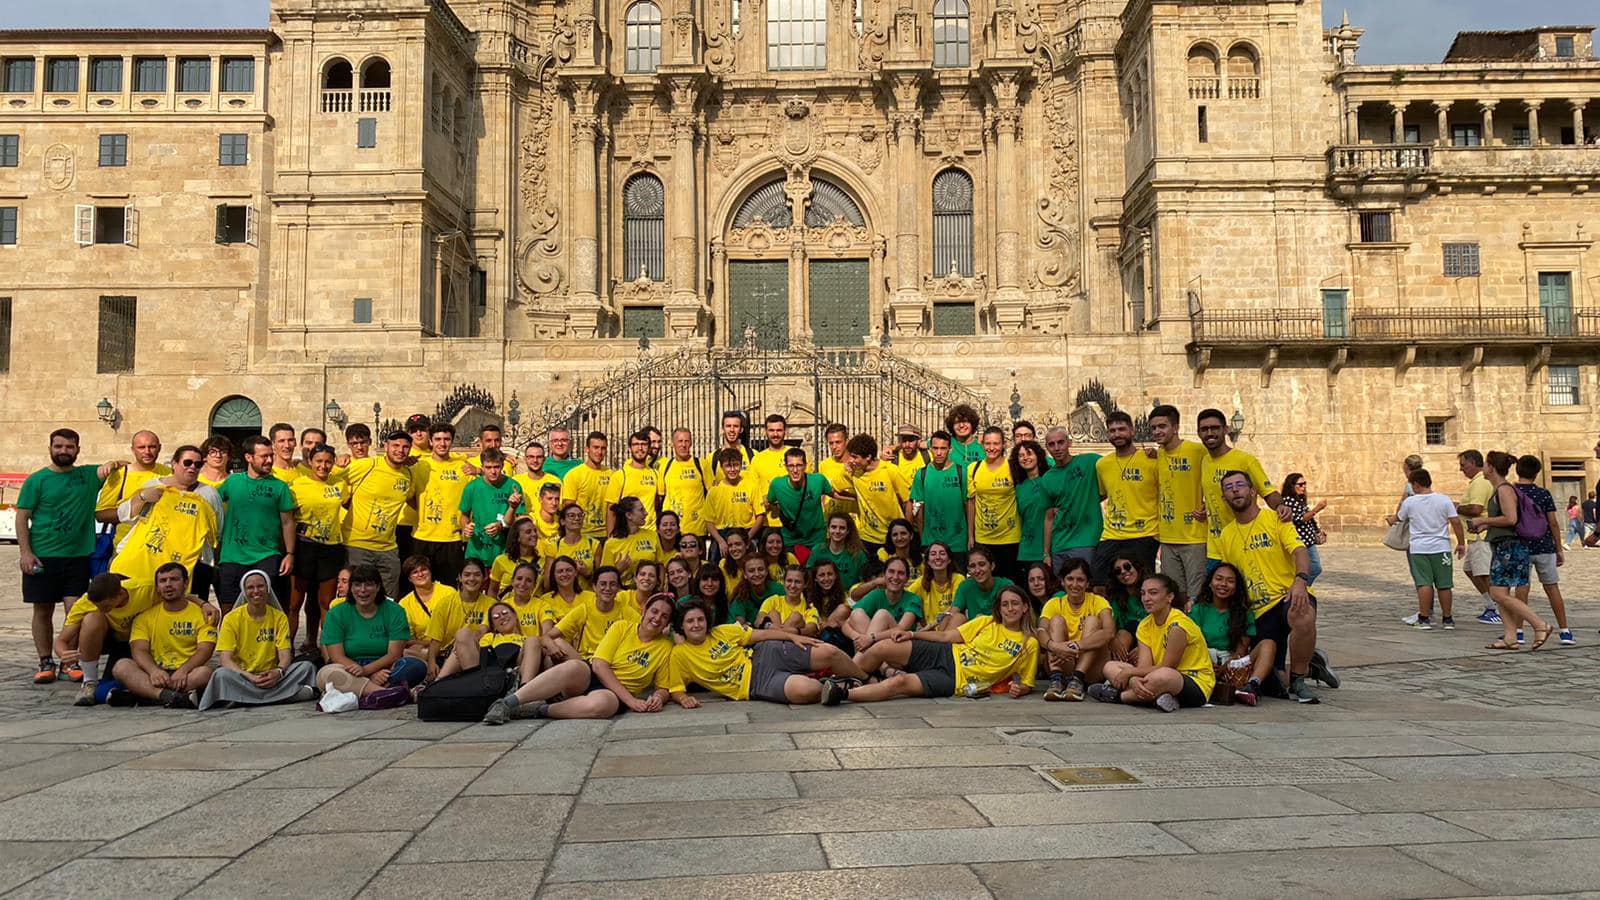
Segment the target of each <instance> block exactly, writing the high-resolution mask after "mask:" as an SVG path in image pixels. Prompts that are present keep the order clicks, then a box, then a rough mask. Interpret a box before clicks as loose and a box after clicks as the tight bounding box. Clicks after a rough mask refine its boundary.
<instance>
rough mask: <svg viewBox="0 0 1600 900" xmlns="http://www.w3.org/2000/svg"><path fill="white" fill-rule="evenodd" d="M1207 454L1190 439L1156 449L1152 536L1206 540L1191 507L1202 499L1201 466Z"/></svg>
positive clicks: (1185, 541) (1195, 507)
mask: <svg viewBox="0 0 1600 900" xmlns="http://www.w3.org/2000/svg"><path fill="white" fill-rule="evenodd" d="M1208 455H1209V454H1207V453H1206V448H1205V447H1203V446H1201V445H1200V444H1197V443H1195V442H1194V441H1180V442H1178V449H1177V450H1174V451H1172V452H1170V453H1169V452H1167V450H1166V449H1165V448H1162V449H1159V450H1157V451H1156V464H1157V467H1158V469H1159V470H1160V473H1159V479H1158V482H1159V484H1160V491H1159V492H1158V494H1157V497H1158V503H1159V508H1160V516H1161V521H1160V524H1159V526H1158V527H1157V529H1156V536H1157V537H1159V538H1160V539H1161V543H1163V544H1203V543H1205V542H1206V523H1205V522H1204V521H1202V520H1200V519H1197V518H1195V515H1194V514H1195V511H1196V510H1198V509H1200V507H1201V504H1203V503H1204V502H1205V495H1204V492H1203V491H1202V490H1201V488H1200V480H1201V475H1200V472H1201V469H1202V468H1203V467H1204V465H1205V458H1206V456H1208Z"/></svg>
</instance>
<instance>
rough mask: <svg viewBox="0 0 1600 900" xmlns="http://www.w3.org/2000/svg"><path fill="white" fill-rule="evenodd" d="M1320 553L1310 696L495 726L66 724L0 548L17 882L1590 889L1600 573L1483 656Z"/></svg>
mask: <svg viewBox="0 0 1600 900" xmlns="http://www.w3.org/2000/svg"><path fill="white" fill-rule="evenodd" d="M1325 555H1326V563H1327V565H1328V569H1329V574H1327V575H1325V576H1324V580H1323V581H1322V582H1321V583H1319V585H1318V587H1319V588H1320V590H1319V593H1320V594H1321V595H1322V598H1323V600H1322V607H1321V609H1322V617H1323V626H1324V627H1323V637H1322V640H1321V643H1322V645H1323V646H1324V647H1326V648H1327V649H1328V650H1329V652H1330V654H1331V655H1332V659H1333V662H1334V664H1335V667H1336V668H1337V669H1338V670H1339V671H1340V672H1341V673H1342V675H1343V677H1344V687H1343V688H1342V689H1341V690H1339V691H1326V692H1325V693H1324V698H1325V699H1324V702H1323V703H1322V704H1321V705H1318V706H1300V705H1297V704H1294V703H1288V702H1283V701H1263V705H1262V706H1261V707H1259V708H1256V709H1249V708H1245V707H1238V706H1235V707H1225V708H1215V709H1203V710H1185V711H1183V712H1181V713H1179V714H1176V715H1162V714H1160V713H1157V712H1154V711H1146V710H1140V709H1130V708H1123V707H1114V706H1104V705H1099V704H1094V703H1088V704H1079V705H1069V704H1047V703H1045V702H1043V700H1041V699H1039V697H1038V696H1037V695H1035V696H1033V697H1030V698H1027V699H1025V700H1021V701H1010V700H1006V699H1001V698H993V699H987V700H982V701H972V700H952V701H899V702H894V703H885V704H880V705H876V706H871V707H868V706H846V707H843V708H838V709H823V708H818V707H810V708H796V709H789V708H785V707H781V706H775V705H770V704H763V703H724V702H709V703H707V705H706V707H705V708H702V709H699V710H693V711H685V710H680V709H676V708H672V709H670V710H669V711H667V712H664V713H660V714H656V715H628V716H625V717H623V718H621V719H618V720H616V721H614V722H549V723H536V722H513V723H511V724H509V725H507V726H504V727H501V728H488V727H484V726H480V725H470V726H469V725H454V724H426V723H421V722H418V721H416V720H415V717H414V715H413V712H412V710H410V709H404V710H399V711H393V712H383V713H352V714H346V715H340V716H330V715H324V714H321V713H316V712H314V711H313V710H312V709H311V707H310V706H308V705H301V706H296V707H274V708H268V709H258V710H239V711H229V712H215V713H206V714H201V713H195V712H173V711H167V710H160V709H142V710H113V709H109V708H105V707H100V708H96V709H88V710H80V709H73V708H71V707H70V706H69V703H70V700H71V697H72V694H73V691H74V690H75V688H73V687H71V686H67V685H58V686H56V687H53V688H35V687H33V686H31V685H30V684H28V683H27V680H28V675H29V673H30V672H31V669H29V668H28V664H29V662H30V660H29V659H28V657H29V655H30V654H29V652H28V646H27V637H26V618H25V612H24V610H23V608H22V606H21V604H20V602H19V601H18V599H17V594H16V590H17V588H16V576H15V575H13V574H11V573H14V572H15V571H16V551H15V549H14V548H11V547H5V548H0V568H3V571H4V572H5V573H6V574H5V575H4V576H0V583H3V584H4V587H3V588H0V893H3V894H4V896H5V897H71V896H89V895H101V894H115V895H118V896H121V897H126V898H132V897H147V896H148V897H178V896H188V897H256V896H261V897H277V898H281V897H286V896H287V897H316V898H334V897H357V896H359V897H373V898H401V897H437V896H441V895H447V894H448V895H453V896H478V895H486V894H489V893H490V892H495V893H501V892H505V891H512V892H514V893H516V894H517V895H533V894H537V895H538V896H540V897H546V898H574V900H578V898H595V897H630V898H633V897H701V896H714V897H734V896H758V897H766V896H793V897H807V898H810V897H828V898H844V897H863V898H884V897H963V898H965V897H991V896H992V897H1063V896H1075V895H1083V894H1088V893H1091V892H1094V893H1099V892H1105V891H1114V892H1116V893H1119V894H1125V895H1127V896H1181V897H1183V898H1185V900H1190V898H1197V897H1201V896H1207V897H1209V896H1228V897H1233V898H1241V897H1256V896H1260V897H1266V896H1275V897H1276V896H1308V895H1315V894H1319V893H1320V894H1327V895H1329V896H1335V897H1341V898H1344V897H1452V896H1463V897H1465V896H1482V895H1524V894H1526V895H1533V894H1540V895H1548V894H1563V893H1570V892H1579V891H1586V890H1600V709H1596V706H1595V704H1594V697H1595V686H1594V685H1595V679H1594V675H1593V672H1594V665H1595V661H1596V657H1597V656H1600V634H1597V633H1596V631H1595V626H1596V625H1600V616H1597V615H1595V614H1594V613H1593V612H1592V611H1591V610H1592V609H1593V607H1594V605H1595V599H1594V598H1595V584H1596V575H1597V574H1600V552H1595V551H1589V552H1585V553H1574V554H1572V556H1573V559H1572V560H1571V561H1570V562H1569V563H1568V566H1567V568H1566V569H1565V570H1564V572H1565V577H1566V578H1567V579H1568V580H1569V583H1568V585H1567V587H1568V591H1569V600H1570V602H1571V605H1572V609H1573V616H1572V622H1573V625H1574V626H1575V627H1577V628H1578V638H1579V641H1580V642H1581V643H1580V646H1578V647H1575V648H1563V649H1559V650H1557V649H1552V648H1546V649H1545V650H1542V651H1540V652H1538V653H1521V654H1501V655H1493V654H1490V653H1489V652H1488V651H1484V650H1481V649H1479V648H1480V647H1481V646H1482V644H1483V643H1485V642H1486V640H1487V639H1488V638H1490V637H1491V636H1492V635H1493V634H1494V633H1495V629H1490V628H1486V627H1484V626H1481V625H1477V624H1475V623H1473V622H1471V621H1470V620H1471V617H1472V616H1473V615H1475V614H1476V613H1477V609H1476V608H1475V606H1476V604H1475V603H1474V602H1473V598H1470V597H1469V598H1465V599H1464V602H1462V603H1461V604H1460V606H1459V618H1460V620H1461V622H1462V624H1461V626H1460V627H1459V628H1458V629H1457V630H1455V631H1450V632H1447V631H1442V630H1435V631H1430V632H1416V631H1413V630H1411V629H1408V628H1405V627H1403V626H1401V625H1400V624H1399V623H1398V621H1397V620H1398V618H1399V617H1400V616H1402V615H1404V614H1405V613H1406V612H1408V611H1409V610H1410V609H1411V606H1412V603H1411V600H1410V589H1409V582H1407V581H1406V580H1405V576H1404V572H1403V567H1404V561H1403V559H1402V557H1401V556H1400V555H1399V554H1396V553H1392V552H1390V551H1387V550H1331V551H1329V552H1327V553H1326V554H1325ZM1535 595H1536V597H1537V596H1538V595H1539V592H1538V590H1537V588H1536V589H1535ZM1574 595H1575V596H1574ZM1536 604H1537V608H1539V609H1541V610H1542V609H1544V608H1545V607H1544V606H1543V604H1542V602H1540V601H1536ZM1553 645H1554V641H1552V647H1553ZM1095 767H1117V768H1119V769H1120V770H1121V772H1116V771H1112V772H1106V771H1104V770H1100V771H1094V769H1095ZM1051 770H1064V771H1062V772H1060V773H1059V774H1060V775H1062V776H1063V778H1065V779H1066V783H1063V782H1059V781H1055V780H1052V778H1051V777H1050V771H1051ZM1123 773H1125V775H1124V774H1123ZM1121 777H1128V778H1131V779H1133V780H1132V781H1127V782H1122V783H1110V781H1109V780H1108V779H1113V778H1121ZM1075 778H1076V779H1077V780H1087V781H1088V783H1087V784H1082V785H1080V784H1076V783H1072V782H1073V781H1074V779H1075ZM1112 886H1115V887H1114V888H1113V887H1112Z"/></svg>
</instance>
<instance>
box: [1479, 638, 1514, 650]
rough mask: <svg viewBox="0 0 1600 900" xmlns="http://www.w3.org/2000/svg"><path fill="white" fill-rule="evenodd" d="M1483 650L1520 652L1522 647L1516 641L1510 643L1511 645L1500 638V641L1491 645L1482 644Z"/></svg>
mask: <svg viewBox="0 0 1600 900" xmlns="http://www.w3.org/2000/svg"><path fill="white" fill-rule="evenodd" d="M1483 649H1485V650H1521V649H1522V645H1521V644H1520V643H1518V642H1516V641H1512V642H1511V643H1509V644H1508V643H1506V639H1505V638H1501V639H1499V640H1497V641H1495V642H1494V643H1492V644H1484V645H1483Z"/></svg>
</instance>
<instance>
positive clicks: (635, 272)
mask: <svg viewBox="0 0 1600 900" xmlns="http://www.w3.org/2000/svg"><path fill="white" fill-rule="evenodd" d="M666 212H667V204H666V192H665V191H664V190H663V189H662V187H661V179H659V178H657V177H655V176H654V175H650V174H640V175H635V176H633V177H632V178H630V179H628V183H627V184H625V185H623V186H622V272H623V280H625V281H632V280H634V279H636V278H638V277H639V275H640V274H641V273H643V275H644V276H645V277H646V278H649V279H650V280H651V281H664V280H666V277H667V265H666V225H665V221H666Z"/></svg>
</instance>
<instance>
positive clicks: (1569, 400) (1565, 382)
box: [1549, 366, 1579, 406]
mask: <svg viewBox="0 0 1600 900" xmlns="http://www.w3.org/2000/svg"><path fill="white" fill-rule="evenodd" d="M1549 372H1550V405H1551V406H1577V405H1578V402H1579V400H1578V367H1577V366H1551V367H1550V369H1549Z"/></svg>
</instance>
